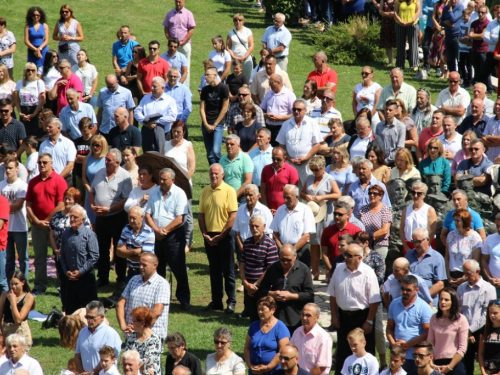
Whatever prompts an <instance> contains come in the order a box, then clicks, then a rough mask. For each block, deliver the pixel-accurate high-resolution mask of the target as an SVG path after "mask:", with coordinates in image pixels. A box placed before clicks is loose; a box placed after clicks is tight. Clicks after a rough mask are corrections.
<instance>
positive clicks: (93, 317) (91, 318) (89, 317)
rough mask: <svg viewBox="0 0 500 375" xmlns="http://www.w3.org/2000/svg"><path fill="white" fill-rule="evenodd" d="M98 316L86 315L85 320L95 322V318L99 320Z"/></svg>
mask: <svg viewBox="0 0 500 375" xmlns="http://www.w3.org/2000/svg"><path fill="white" fill-rule="evenodd" d="M97 317H98V315H85V319H87V320H95V318H97Z"/></svg>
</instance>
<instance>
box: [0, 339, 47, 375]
mask: <svg viewBox="0 0 500 375" xmlns="http://www.w3.org/2000/svg"><path fill="white" fill-rule="evenodd" d="M5 346H7V354H8V356H9V360H8V361H7V362H4V363H3V364H2V365H1V366H0V374H12V373H13V372H14V369H16V370H17V369H25V370H28V372H29V374H30V375H43V370H42V367H41V366H40V363H38V361H37V360H36V359H35V358H32V357H30V356H29V355H28V354H27V353H26V349H27V344H26V338H25V337H24V336H23V335H20V334H18V333H14V334H12V335H10V336H8V337H7V338H6V339H5Z"/></svg>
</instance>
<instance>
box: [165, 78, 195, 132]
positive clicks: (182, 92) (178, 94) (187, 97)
mask: <svg viewBox="0 0 500 375" xmlns="http://www.w3.org/2000/svg"><path fill="white" fill-rule="evenodd" d="M165 94H167V95H168V96H170V97H172V98H173V99H174V100H175V103H176V104H177V120H182V121H184V123H185V124H187V120H188V117H189V115H190V114H191V112H192V111H193V103H192V99H193V94H192V93H191V90H189V87H187V86H185V85H183V84H180V83H177V84H176V85H175V86H174V87H170V85H169V84H168V83H167V84H166V85H165Z"/></svg>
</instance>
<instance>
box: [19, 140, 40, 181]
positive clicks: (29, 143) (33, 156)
mask: <svg viewBox="0 0 500 375" xmlns="http://www.w3.org/2000/svg"><path fill="white" fill-rule="evenodd" d="M21 147H22V151H26V156H27V157H28V158H27V159H26V169H27V170H28V180H27V181H26V182H29V181H30V180H31V179H32V178H33V177H36V176H38V175H39V174H40V172H39V171H38V152H37V150H36V149H37V147H38V141H37V139H36V137H35V136H34V135H30V136H29V137H27V138H25V139H23V144H22V146H21ZM21 153H22V152H21Z"/></svg>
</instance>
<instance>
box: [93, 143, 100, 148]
mask: <svg viewBox="0 0 500 375" xmlns="http://www.w3.org/2000/svg"><path fill="white" fill-rule="evenodd" d="M92 147H96V148H101V147H102V145H100V144H98V143H92Z"/></svg>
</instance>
